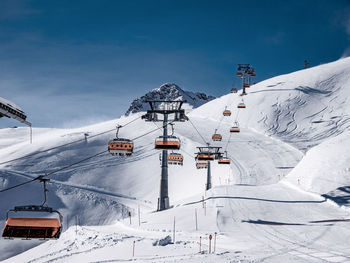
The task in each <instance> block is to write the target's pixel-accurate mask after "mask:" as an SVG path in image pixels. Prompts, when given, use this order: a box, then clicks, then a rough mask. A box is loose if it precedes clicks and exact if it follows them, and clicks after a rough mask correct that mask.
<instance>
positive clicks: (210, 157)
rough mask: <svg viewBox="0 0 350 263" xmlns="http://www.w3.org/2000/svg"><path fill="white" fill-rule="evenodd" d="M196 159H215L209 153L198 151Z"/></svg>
mask: <svg viewBox="0 0 350 263" xmlns="http://www.w3.org/2000/svg"><path fill="white" fill-rule="evenodd" d="M196 159H197V160H199V161H212V160H214V159H215V156H214V154H211V153H200V154H198V155H197V157H196Z"/></svg>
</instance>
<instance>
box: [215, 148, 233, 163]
mask: <svg viewBox="0 0 350 263" xmlns="http://www.w3.org/2000/svg"><path fill="white" fill-rule="evenodd" d="M230 163H231V161H230V159H229V158H228V157H227V152H226V151H225V156H221V157H220V159H219V160H218V164H230Z"/></svg>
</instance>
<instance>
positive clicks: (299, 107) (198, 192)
mask: <svg viewBox="0 0 350 263" xmlns="http://www.w3.org/2000/svg"><path fill="white" fill-rule="evenodd" d="M349 78H350V58H346V59H342V60H338V61H335V62H333V63H329V64H325V65H321V66H318V67H314V68H309V69H306V70H302V71H298V72H294V73H291V74H287V75H283V76H278V77H275V78H272V79H268V80H266V81H262V82H259V83H258V84H256V85H253V86H252V87H251V88H250V89H248V90H247V91H248V95H247V96H243V97H242V96H239V94H228V95H224V96H222V97H220V98H217V99H214V100H211V101H209V102H208V103H205V104H203V105H202V106H200V107H198V108H195V109H193V110H192V111H191V112H190V113H188V114H187V115H188V117H189V119H190V120H191V122H184V123H176V124H175V135H176V136H178V137H179V138H180V139H181V142H182V146H181V150H180V153H182V154H183V156H184V165H183V166H171V167H169V198H170V203H171V205H172V206H173V207H172V209H169V210H166V211H162V212H158V213H154V210H155V208H156V206H157V205H156V204H157V198H158V195H159V180H160V165H159V151H157V150H155V149H154V139H155V137H156V136H159V135H161V131H160V130H159V129H157V126H156V125H155V124H154V123H149V122H144V121H143V120H142V119H141V118H140V116H141V115H142V112H138V113H135V114H131V115H130V116H123V117H121V118H119V119H116V120H111V121H108V122H104V123H99V124H96V125H91V126H88V127H82V128H77V129H41V128H34V143H33V145H29V144H28V142H27V132H28V131H27V130H26V128H18V129H2V130H0V145H1V149H0V163H1V162H5V161H7V160H11V159H15V158H18V157H21V156H23V155H27V154H32V153H37V154H35V155H33V156H32V157H29V158H26V159H21V160H17V161H14V162H10V163H6V164H0V188H6V187H8V186H11V185H15V184H17V183H21V182H24V181H26V180H28V179H31V178H34V177H36V176H38V175H42V174H45V173H49V172H52V171H56V170H58V169H60V168H62V167H63V166H66V165H69V164H71V163H74V162H76V161H79V160H81V159H84V158H86V157H89V156H91V155H94V154H97V153H99V152H101V151H103V150H104V149H106V147H107V142H108V140H109V139H111V138H113V136H114V134H113V131H112V130H113V128H114V127H115V125H116V123H119V124H121V125H124V124H127V123H129V122H131V121H132V122H131V123H130V124H128V125H126V126H125V127H124V128H122V129H121V130H120V136H121V137H127V138H130V139H135V140H134V143H135V151H134V154H133V155H132V156H131V157H115V156H110V155H109V154H108V153H106V154H101V155H98V156H96V157H94V158H93V159H90V160H88V161H86V162H83V163H82V164H80V165H77V166H72V167H70V168H69V169H66V170H64V171H61V172H58V173H56V174H55V175H53V176H51V183H50V184H49V191H50V192H49V205H50V206H53V207H55V208H57V209H59V210H60V211H61V213H62V214H64V215H65V220H64V226H65V229H64V233H63V234H62V237H61V238H60V239H59V240H57V241H48V242H42V241H34V242H33V241H22V240H15V241H13V240H4V239H1V240H0V259H6V258H9V257H11V256H13V255H15V254H18V253H20V252H22V251H25V250H27V249H28V248H30V247H33V246H36V245H38V244H39V243H43V244H41V245H40V246H37V247H35V248H33V249H30V250H28V251H26V252H24V253H22V254H19V255H17V256H15V257H11V258H9V259H8V260H5V261H4V262H53V261H54V262H121V261H130V260H136V261H138V262H177V261H183V262H214V261H218V262H347V261H349V259H350V248H349V246H348V244H349V238H348V237H349V236H350V230H349V227H348V224H349V222H350V209H349V205H350V203H349V194H348V191H349V190H348V189H349V185H350V176H349V173H350V169H349V164H348V163H349V159H350V153H348V151H347V149H348V148H349V146H350V140H349V139H348V138H349V136H348V135H349V131H348V130H349V125H350V123H349V120H350V118H349V116H350V106H349V105H348V103H347V101H348V100H349V97H350V91H349V88H348V87H349V84H350V83H349V82H350V79H349ZM185 95H186V93H185ZM185 95H184V96H185ZM152 98H153V99H156V98H157V97H156V96H155V97H152ZM159 98H160V97H159ZM171 99H174V97H172V98H171ZM185 99H186V100H187V98H185ZM145 100H146V99H145ZM242 100H243V101H244V103H245V105H246V106H247V108H246V109H238V108H237V105H238V103H241V102H242ZM141 105H142V103H141ZM225 108H227V109H229V110H231V112H232V115H231V116H230V117H223V115H222V112H223V110H224V109H225ZM142 109H143V108H142V107H141V108H139V110H142ZM234 121H237V122H238V123H239V124H240V128H241V132H240V133H235V134H232V133H229V129H230V127H231V126H232V123H233V122H234ZM193 126H195V127H196V129H195V128H194V127H193ZM109 130H111V131H110V132H106V131H109ZM215 130H217V132H218V133H220V134H222V136H223V140H222V141H221V142H216V143H215V144H214V143H213V142H211V136H212V134H213V133H214V131H215ZM103 132H106V133H103ZM198 132H199V133H200V134H201V135H202V136H203V139H204V140H203V139H202V138H201V137H200V136H199V134H198ZM85 133H88V134H89V136H88V137H87V140H85V139H84V134H85ZM99 133H103V134H101V135H100V136H96V137H93V136H94V135H97V134H99ZM143 134H147V135H145V136H143V137H140V136H141V135H143ZM9 135H11V136H9ZM79 139H81V141H80V142H78V143H74V144H71V145H67V146H64V147H58V148H54V149H52V150H50V151H48V152H43V153H39V152H40V151H43V150H45V149H48V148H53V147H56V146H59V145H63V144H66V143H69V142H72V141H75V140H79ZM205 141H206V142H207V141H210V142H211V143H212V145H217V146H220V147H222V148H223V150H227V152H228V156H229V158H230V159H231V164H230V165H229V166H225V165H219V164H218V163H217V162H213V163H212V184H213V188H212V189H211V190H209V191H206V192H204V191H203V190H204V188H205V184H206V171H205V170H197V169H196V167H195V160H194V153H195V152H196V150H197V149H196V147H197V146H204V145H205ZM41 189H42V186H41V185H40V184H39V183H36V182H33V183H31V184H28V185H26V186H23V187H20V188H16V189H14V190H12V191H8V192H4V193H0V198H1V200H6V202H4V201H2V202H0V211H1V214H0V220H1V224H0V227H2V226H3V225H4V222H5V211H7V210H8V209H10V208H13V206H15V205H21V204H28V203H40V202H41V200H42V190H41ZM203 199H204V200H205V204H204V203H203V202H202V201H203ZM139 209H140V218H141V220H140V222H139V221H138V211H139ZM129 211H130V212H131V215H132V217H131V221H130V219H129V218H128V217H127V215H128V212H129ZM76 215H79V218H78V219H77V217H76ZM175 218H176V229H175V232H173V227H174V220H175ZM196 218H197V223H196V221H195V219H196ZM76 221H79V225H80V226H78V227H73V225H74V224H75V223H76ZM67 228H68V229H67ZM215 232H216V233H217V236H216V238H217V241H216V248H215V249H216V250H215V253H213V254H209V253H208V252H209V240H208V237H209V234H212V235H214V233H215ZM174 233H175V235H176V239H175V241H176V242H175V244H168V245H166V246H159V245H158V244H159V243H162V242H159V240H160V239H163V238H166V237H167V236H168V235H170V236H171V239H173V234H174ZM200 237H201V239H200ZM166 240H167V239H166ZM200 240H202V243H201V250H202V253H199V242H200ZM164 242H165V241H164ZM165 243H167V242H165ZM133 244H135V256H134V258H133V256H132V247H133ZM212 245H213V244H212ZM212 249H214V248H213V247H212Z"/></svg>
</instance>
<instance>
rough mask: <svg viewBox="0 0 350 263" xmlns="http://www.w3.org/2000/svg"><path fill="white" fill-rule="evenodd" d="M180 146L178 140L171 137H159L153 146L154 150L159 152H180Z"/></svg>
mask: <svg viewBox="0 0 350 263" xmlns="http://www.w3.org/2000/svg"><path fill="white" fill-rule="evenodd" d="M180 146H181V141H180V139H179V138H177V137H176V136H173V135H168V136H166V137H164V136H159V137H158V138H156V140H155V144H154V148H155V149H159V150H180Z"/></svg>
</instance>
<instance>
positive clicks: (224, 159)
mask: <svg viewBox="0 0 350 263" xmlns="http://www.w3.org/2000/svg"><path fill="white" fill-rule="evenodd" d="M218 163H219V164H230V163H231V161H230V159H226V158H222V159H220V160H218Z"/></svg>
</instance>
